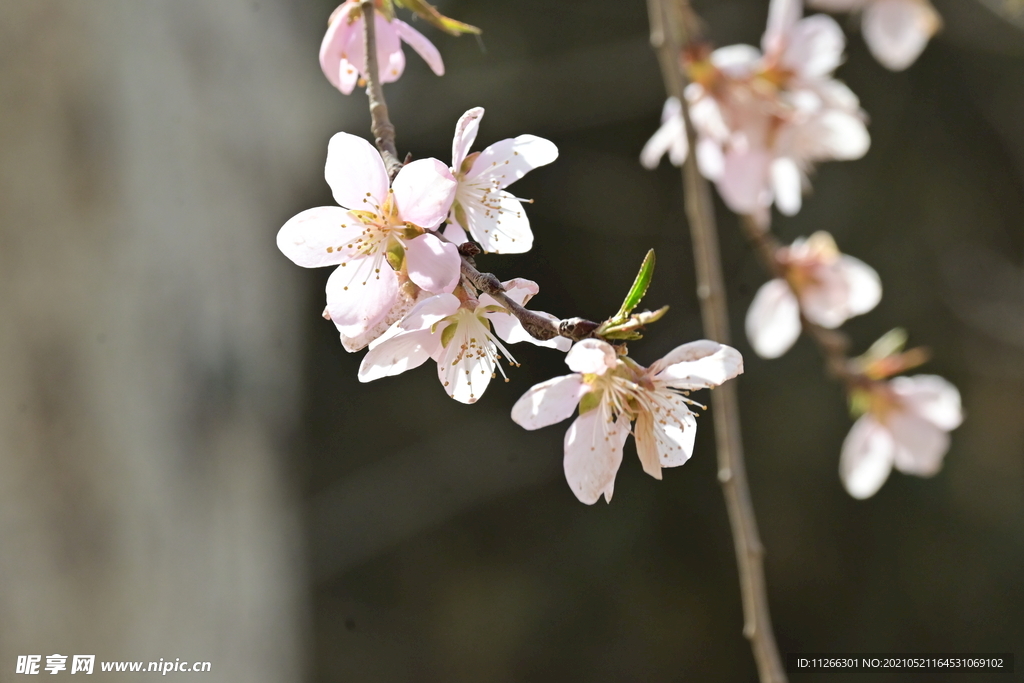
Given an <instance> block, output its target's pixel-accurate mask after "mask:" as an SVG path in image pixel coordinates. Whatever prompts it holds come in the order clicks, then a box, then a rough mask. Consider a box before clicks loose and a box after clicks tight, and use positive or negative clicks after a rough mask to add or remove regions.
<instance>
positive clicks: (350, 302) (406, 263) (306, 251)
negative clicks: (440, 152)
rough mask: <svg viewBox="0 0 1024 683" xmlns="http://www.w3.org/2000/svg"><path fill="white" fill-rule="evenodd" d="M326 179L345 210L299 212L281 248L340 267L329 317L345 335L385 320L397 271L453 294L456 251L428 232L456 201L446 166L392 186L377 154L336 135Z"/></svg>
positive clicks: (417, 170) (404, 174)
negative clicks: (453, 201)
mask: <svg viewBox="0 0 1024 683" xmlns="http://www.w3.org/2000/svg"><path fill="white" fill-rule="evenodd" d="M324 175H325V177H326V178H327V183H328V184H329V185H330V186H331V190H332V191H333V193H334V199H335V201H337V202H338V204H339V205H340V207H337V206H322V207H319V208H316V209H308V210H306V211H303V212H302V213H300V214H298V215H297V216H295V217H294V218H292V219H291V220H289V221H288V222H287V223H285V224H284V226H283V227H282V228H281V230H280V232H278V234H277V246H278V248H279V249H280V250H281V251H282V252H283V253H284V255H285V256H287V257H288V258H290V259H291V260H292V261H294V262H295V263H297V264H298V265H300V266H303V267H305V268H318V267H322V266H333V265H337V266H338V268H337V269H336V270H335V271H334V272H333V273H332V274H331V277H330V279H328V281H327V313H328V314H329V316H330V319H331V320H332V321H333V322H334V324H335V325H337V327H338V330H339V332H341V334H342V336H343V337H349V338H355V337H359V336H361V335H364V333H365V332H367V331H368V330H370V329H372V328H374V327H375V326H377V325H378V324H379V323H380V322H381V321H382V320H384V319H385V317H386V316H387V315H388V313H389V311H390V310H391V309H392V307H393V306H394V305H395V304H396V302H397V301H398V298H399V296H398V290H399V284H400V283H399V274H398V273H396V270H399V271H401V274H402V278H403V280H405V279H406V278H407V280H409V281H411V282H412V283H413V284H415V285H416V286H418V287H419V288H421V289H423V290H426V291H428V292H433V293H439V292H450V291H452V289H454V287H455V285H456V284H457V283H458V281H459V268H460V265H461V259H460V257H459V253H458V248H457V247H456V246H455V245H454V244H447V243H444V242H442V241H441V240H440V239H438V238H437V237H436V236H435V235H432V234H430V233H427V232H425V231H426V230H430V229H432V228H436V227H437V226H438V225H439V224H440V223H441V221H443V220H444V217H445V216H446V215H447V213H448V209H449V208H450V207H451V203H452V199H453V197H454V195H455V179H454V178H453V177H452V175H451V173H450V172H449V171H448V168H447V167H446V166H445V165H444V164H443V163H441V162H440V161H438V160H437V159H419V160H417V161H413V162H412V163H409V164H406V165H405V166H403V167H402V170H401V171H399V172H398V175H397V176H396V177H395V180H394V183H392V184H391V187H389V181H388V174H387V171H386V170H385V168H384V162H383V160H382V159H381V157H380V154H378V153H377V150H376V149H374V148H373V146H372V145H370V143H368V142H367V141H366V140H363V139H362V138H359V137H356V136H354V135H349V134H348V133H337V134H336V135H335V136H334V137H332V138H331V141H330V144H329V145H328V148H327V166H326V168H325V170H324ZM366 341H369V340H366ZM346 348H348V345H346Z"/></svg>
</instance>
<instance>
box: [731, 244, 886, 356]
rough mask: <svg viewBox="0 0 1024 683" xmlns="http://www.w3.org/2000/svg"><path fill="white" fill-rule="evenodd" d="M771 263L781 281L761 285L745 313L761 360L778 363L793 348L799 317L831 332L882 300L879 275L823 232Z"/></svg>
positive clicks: (782, 250) (784, 251) (770, 281)
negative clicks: (780, 273)
mask: <svg viewBox="0 0 1024 683" xmlns="http://www.w3.org/2000/svg"><path fill="white" fill-rule="evenodd" d="M776 258H777V260H778V261H779V263H780V265H781V266H782V268H783V270H784V271H785V274H786V275H785V279H783V278H776V279H774V280H769V281H768V282H766V283H765V284H764V285H762V286H761V288H760V289H759V290H757V294H755V295H754V300H753V301H752V302H751V303H750V309H749V310H748V311H747V320H746V330H747V339H749V340H750V345H751V346H752V347H754V351H755V352H756V353H757V355H759V356H761V357H762V358H778V357H779V356H781V355H782V354H784V353H785V352H786V351H788V350H789V348H790V347H791V346H793V344H794V342H796V340H797V338H798V337H799V336H800V330H801V323H800V314H801V312H802V313H803V315H804V317H806V318H807V319H808V320H809V321H811V322H812V323H814V324H816V325H820V326H822V327H826V328H829V329H833V328H836V327H839V326H840V325H842V324H843V323H844V322H846V320H847V319H849V318H851V317H853V316H855V315H861V314H864V313H867V312H868V311H870V310H871V309H873V308H874V307H875V306H877V305H878V302H879V301H880V300H881V298H882V283H881V281H880V280H879V278H878V273H876V272H875V270H874V269H873V268H872V267H871V266H869V265H867V264H866V263H864V262H863V261H861V260H860V259H856V258H854V257H852V256H847V255H846V254H841V253H840V252H839V249H838V248H837V247H836V243H835V241H834V240H833V239H832V236H831V235H829V234H828V233H827V232H816V233H814V234H813V235H811V236H810V237H809V238H807V239H804V238H800V239H798V240H796V241H795V242H793V244H792V245H790V246H789V247H784V248H782V249H780V250H779V253H778V254H777V255H776ZM794 292H795V294H794Z"/></svg>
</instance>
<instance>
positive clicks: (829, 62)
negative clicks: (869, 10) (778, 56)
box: [782, 2, 846, 79]
mask: <svg viewBox="0 0 1024 683" xmlns="http://www.w3.org/2000/svg"><path fill="white" fill-rule="evenodd" d="M791 4H796V5H798V6H799V3H798V2H797V3H791ZM845 47H846V37H845V36H844V35H843V29H841V28H839V24H837V23H836V21H835V19H833V18H832V17H828V16H825V15H824V14H815V15H814V16H812V17H807V18H805V19H801V20H800V21H799V22H797V23H796V25H795V26H793V29H792V31H791V32H790V34H789V44H788V45H787V46H786V52H785V54H784V55H783V57H782V64H783V65H784V66H786V67H788V68H789V69H792V70H793V71H795V72H796V73H798V74H799V75H801V76H802V77H804V78H807V79H816V78H822V77H824V76H828V75H829V74H831V73H832V72H833V71H835V70H836V67H838V66H839V65H840V64H841V63H842V61H843V49H844V48H845Z"/></svg>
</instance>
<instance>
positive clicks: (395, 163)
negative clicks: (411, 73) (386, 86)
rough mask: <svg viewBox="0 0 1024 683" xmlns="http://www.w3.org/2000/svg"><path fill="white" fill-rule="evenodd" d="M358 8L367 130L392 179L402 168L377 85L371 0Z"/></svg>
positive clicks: (385, 107)
mask: <svg viewBox="0 0 1024 683" xmlns="http://www.w3.org/2000/svg"><path fill="white" fill-rule="evenodd" d="M360 7H362V10H363V27H364V30H365V35H366V43H365V48H366V97H367V98H368V99H369V101H370V121H371V123H370V131H371V132H372V133H373V138H374V142H375V143H376V144H377V149H378V150H380V155H381V157H382V158H383V159H384V166H385V167H386V168H387V169H388V176H390V177H391V179H392V180H394V178H395V176H396V175H398V171H399V170H400V169H401V168H402V162H401V160H399V158H398V148H397V147H396V146H395V126H394V125H393V124H392V123H391V118H390V117H389V116H388V105H387V102H385V101H384V90H383V88H382V87H381V84H380V82H379V74H380V72H379V71H378V70H377V69H378V68H379V67H378V65H377V27H376V22H375V20H374V16H373V13H374V9H373V0H363V2H362V4H361V5H360Z"/></svg>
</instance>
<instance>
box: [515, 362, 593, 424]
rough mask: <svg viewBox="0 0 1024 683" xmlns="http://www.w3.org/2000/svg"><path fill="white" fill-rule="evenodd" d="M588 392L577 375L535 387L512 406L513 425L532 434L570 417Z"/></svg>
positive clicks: (553, 379)
mask: <svg viewBox="0 0 1024 683" xmlns="http://www.w3.org/2000/svg"><path fill="white" fill-rule="evenodd" d="M587 391H588V386H587V385H586V384H584V383H583V377H581V376H580V375H563V376H562V377H554V378H552V379H549V380H548V381H546V382H541V383H540V384H535V385H534V386H533V387H532V388H531V389H530V390H529V391H527V392H526V393H525V394H523V395H522V397H521V398H520V399H519V400H518V401H516V404H515V405H514V406H512V421H513V422H515V423H516V424H518V425H519V426H520V427H522V428H524V429H531V430H532V429H540V428H541V427H547V426H548V425H553V424H555V423H556V422H561V421H562V420H564V419H566V418H567V417H571V416H572V413H573V411H574V410H576V405H577V404H578V403H579V402H580V398H582V397H583V395H584V394H585V393H587ZM592 412H598V411H592Z"/></svg>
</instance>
